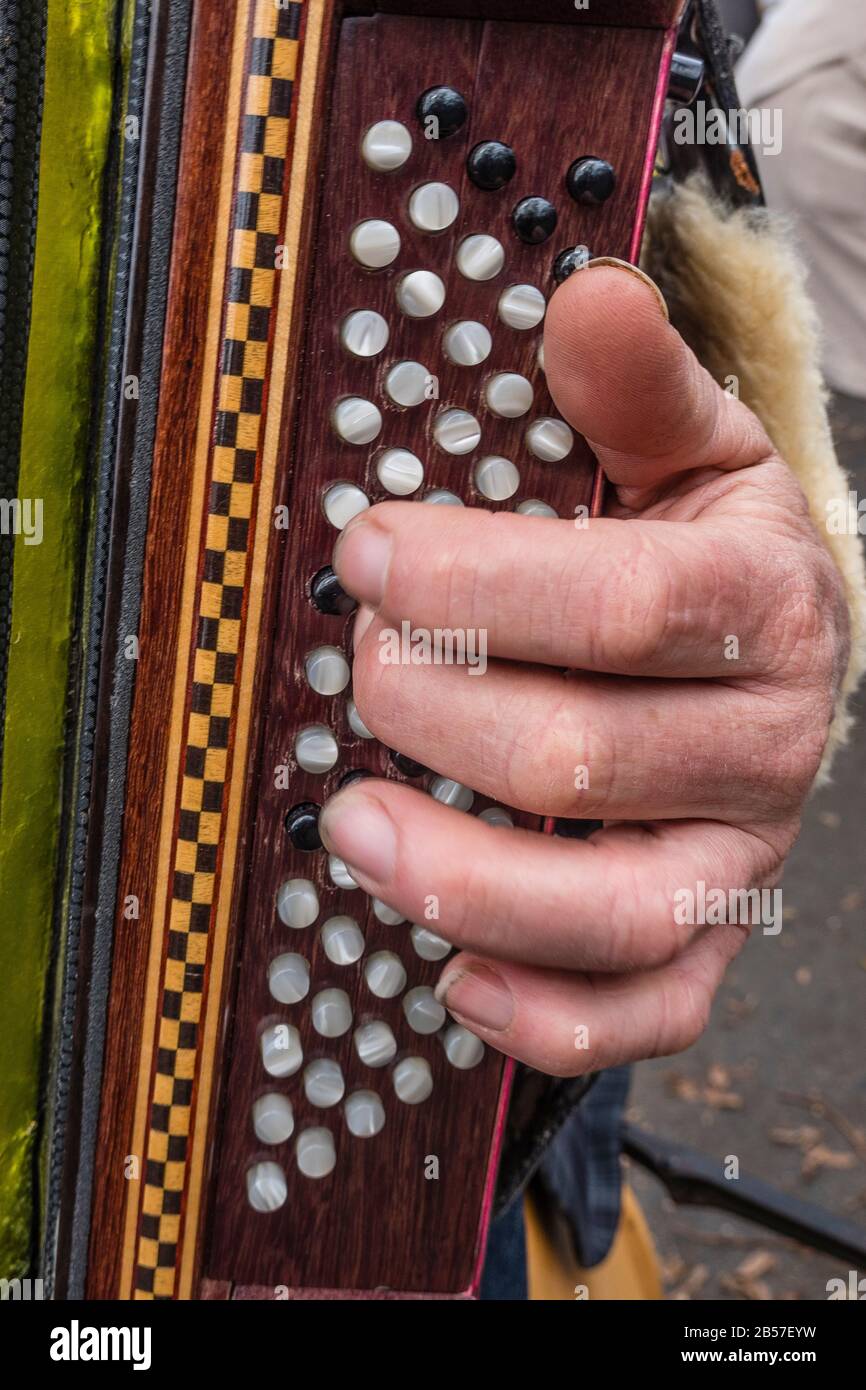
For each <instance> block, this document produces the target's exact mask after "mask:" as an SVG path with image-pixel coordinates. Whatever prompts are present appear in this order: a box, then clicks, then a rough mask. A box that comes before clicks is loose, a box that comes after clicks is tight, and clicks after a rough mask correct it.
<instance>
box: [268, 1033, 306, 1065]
mask: <svg viewBox="0 0 866 1390" xmlns="http://www.w3.org/2000/svg"><path fill="white" fill-rule="evenodd" d="M303 1061H304V1051H303V1048H302V1047H301V1035H300V1033H299V1032H298V1030H297V1028H293V1027H292V1025H291V1024H290V1023H273V1024H271V1026H270V1027H269V1028H266V1029H265V1031H264V1032H263V1033H262V1064H263V1066H264V1068H265V1071H266V1072H267V1073H268V1076H294V1074H295V1072H296V1071H300V1069H301V1066H302V1065H303Z"/></svg>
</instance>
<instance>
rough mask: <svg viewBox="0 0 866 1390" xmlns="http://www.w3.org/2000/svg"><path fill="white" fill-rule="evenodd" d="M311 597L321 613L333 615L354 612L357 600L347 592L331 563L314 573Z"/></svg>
mask: <svg viewBox="0 0 866 1390" xmlns="http://www.w3.org/2000/svg"><path fill="white" fill-rule="evenodd" d="M310 598H311V599H312V601H313V606H314V607H315V608H318V610H319V612H320V613H330V614H331V616H332V617H345V616H346V614H348V613H354V611H355V609H356V608H357V607H358V604H357V601H356V600H355V599H353V598H352V595H351V594H347V593H346V590H345V589H344V588H343V586H342V584H341V583H340V581H339V579H338V578H337V576H336V575H335V573H334V571H333V569H332V568H331V566H330V565H325V568H324V569H321V570H319V572H318V574H314V575H313V578H312V580H311V581H310Z"/></svg>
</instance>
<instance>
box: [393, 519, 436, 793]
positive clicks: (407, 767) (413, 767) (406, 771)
mask: <svg viewBox="0 0 866 1390" xmlns="http://www.w3.org/2000/svg"><path fill="white" fill-rule="evenodd" d="M424 500H425V501H427V502H429V500H430V499H429V497H428V498H425V499H424ZM390 757H391V762H392V763H393V765H394V767H396V769H397V771H398V772H402V774H403V776H404V777H423V776H424V774H425V772H429V771H430V769H429V767H425V766H424V764H423V763H416V761H415V759H414V758H407V757H406V754H405V753H397V752H396V751H395V750H394V749H393V748H392V749H391V753H390Z"/></svg>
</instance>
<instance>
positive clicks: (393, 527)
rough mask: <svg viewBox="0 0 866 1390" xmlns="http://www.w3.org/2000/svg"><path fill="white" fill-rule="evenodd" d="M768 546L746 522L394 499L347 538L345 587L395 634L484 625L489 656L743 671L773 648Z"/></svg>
mask: <svg viewBox="0 0 866 1390" xmlns="http://www.w3.org/2000/svg"><path fill="white" fill-rule="evenodd" d="M779 564H780V561H779V560H778V558H777V554H776V552H775V551H774V549H773V548H772V547H770V546H766V545H762V546H760V547H756V546H755V545H754V544H751V545H750V544H749V535H748V532H746V531H745V530H744V528H743V525H742V520H741V518H737V519H736V520H731V521H730V522H727V523H726V522H724V521H718V522H716V523H715V524H713V525H711V524H709V523H707V524H702V523H700V522H682V523H677V522H672V521H642V520H639V519H638V520H630V521H629V522H628V524H624V523H623V522H622V521H619V520H612V519H606V518H598V519H596V520H593V521H592V522H591V523H590V525H589V526H587V527H586V528H584V529H580V528H577V527H575V526H574V525H573V524H571V523H569V522H566V521H553V520H545V519H542V518H537V517H535V518H534V517H525V516H517V515H514V514H509V513H507V512H499V513H496V514H493V513H490V512H484V511H480V510H477V509H475V508H472V509H469V508H465V509H464V508H462V507H447V508H445V507H419V506H417V504H414V503H407V502H387V503H383V504H382V505H380V506H378V507H375V508H373V509H372V510H371V511H369V512H365V513H363V514H362V515H361V516H360V517H358V518H357V519H355V520H354V521H352V522H351V523H350V525H349V526H348V527H347V528H346V530H345V531H344V532H343V533H342V535H341V537H340V539H339V541H338V543H337V546H336V549H335V551H334V566H335V569H336V571H337V574H338V576H339V579H340V582H341V583H342V585H343V587H344V588H345V589H347V590H348V591H349V592H350V593H351V594H353V595H355V597H356V598H358V599H360V600H361V601H362V602H363V603H366V604H368V605H370V606H371V607H372V608H374V609H375V610H376V611H377V612H378V613H379V614H380V616H382V617H383V618H384V619H389V620H390V622H391V624H392V625H393V626H395V627H396V628H397V629H399V627H400V624H401V623H402V622H403V621H404V620H406V621H409V622H411V623H412V624H413V625H414V626H415V627H422V628H426V629H427V630H428V631H430V632H434V631H435V630H436V629H453V628H459V629H461V630H463V631H464V632H465V631H472V630H474V631H478V632H480V631H483V632H484V634H485V639H486V643H487V650H488V651H489V653H490V654H491V655H493V656H500V657H507V658H509V659H511V660H515V661H537V662H545V663H547V664H549V665H554V666H557V667H565V666H568V667H579V668H580V669H582V670H592V671H610V672H624V673H625V672H627V673H630V674H633V675H648V676H675V677H676V676H685V677H688V676H695V677H700V676H723V677H729V676H730V675H731V662H730V660H729V659H728V658H727V656H726V639H727V638H728V636H729V635H730V634H732V633H733V634H736V636H737V641H738V650H739V653H740V655H739V659H738V661H737V675H738V676H741V677H745V676H750V675H757V674H759V673H760V672H761V670H762V669H763V668H764V667H766V665H767V664H768V663H770V662H772V660H773V657H774V651H775V648H774V641H773V633H774V615H775V613H776V612H777V611H778V603H777V602H776V601H775V600H774V599H773V598H772V595H773V593H774V591H776V590H777V589H778V583H777V582H776V573H777V570H778V567H779Z"/></svg>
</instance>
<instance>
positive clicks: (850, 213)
mask: <svg viewBox="0 0 866 1390" xmlns="http://www.w3.org/2000/svg"><path fill="white" fill-rule="evenodd" d="M737 84H738V87H739V92H740V101H741V103H742V105H743V106H744V107H746V108H750V109H751V108H753V107H770V108H774V107H778V108H779V109H780V110H781V111H782V141H781V150H780V152H779V153H778V154H775V155H773V154H767V153H766V152H765V151H762V150H761V148H760V147H758V148H757V149H756V154H757V157H758V164H759V167H760V172H761V178H762V181H763V183H764V189H765V192H766V195H767V203H768V205H769V206H770V207H771V208H773V209H774V210H775V211H777V212H783V213H787V214H789V215H790V216H791V218H792V221H793V224H794V231H795V234H796V236H797V238H798V240H799V243H800V247H801V249H802V252H803V254H804V257H805V260H806V263H807V266H808V269H809V289H810V291H811V294H812V296H813V298H814V300H815V302H816V304H817V307H818V311H819V314H820V316H821V321H822V326H823V335H824V370H825V373H826V376H827V380H828V381H829V383H830V385H831V386H833V387H834V388H835V389H836V390H839V391H846V392H848V393H849V394H850V395H853V396H861V397H866V0H780V3H779V4H777V5H774V6H773V8H772V9H771V11H770V12H769V14H768V15H767V17H766V19H765V20H764V21H763V23H762V24H761V27H760V29H759V30H758V31H757V33H756V34H755V37H754V38H753V39H752V42H751V43H750V44H749V46H748V48H747V49H746V51H745V53H744V54H743V56H742V58H741V59H740V62H739V64H738V67H737Z"/></svg>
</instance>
